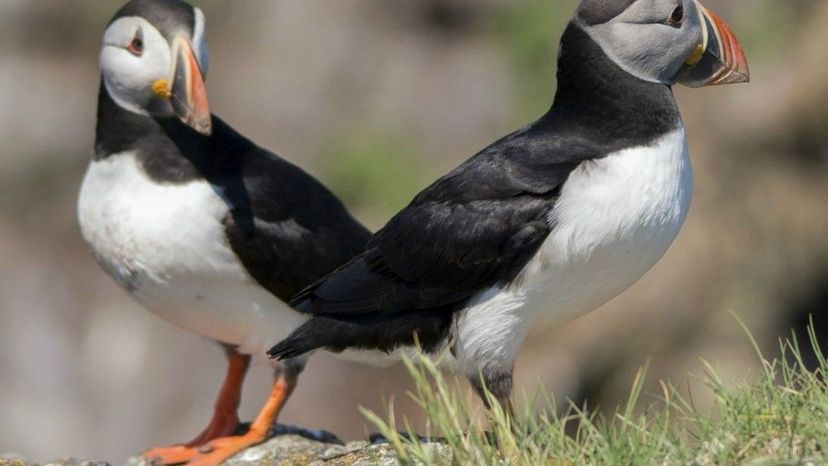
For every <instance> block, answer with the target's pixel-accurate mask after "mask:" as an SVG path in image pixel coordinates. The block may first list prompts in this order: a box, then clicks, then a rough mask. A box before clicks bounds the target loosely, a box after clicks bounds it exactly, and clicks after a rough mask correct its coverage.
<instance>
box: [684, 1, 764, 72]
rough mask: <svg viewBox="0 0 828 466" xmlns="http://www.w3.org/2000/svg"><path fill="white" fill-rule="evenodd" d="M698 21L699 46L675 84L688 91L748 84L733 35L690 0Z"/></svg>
mask: <svg viewBox="0 0 828 466" xmlns="http://www.w3.org/2000/svg"><path fill="white" fill-rule="evenodd" d="M694 1H695V3H696V8H697V9H698V11H699V17H700V19H701V26H702V35H703V43H701V44H699V47H698V48H697V49H696V50H695V51H694V53H693V54H692V55H691V56H690V57H689V58H688V59H687V61H686V62H685V64H684V67H682V70H681V72H680V73H679V78H678V80H677V82H679V83H681V84H684V85H685V86H689V87H704V86H715V85H718V84H736V83H746V82H749V81H750V70H749V69H748V64H747V59H746V58H745V52H744V51H743V50H742V46H741V45H739V41H738V40H736V35H735V34H733V31H732V30H731V29H730V26H728V25H727V23H725V22H724V21H723V20H722V19H721V18H720V17H719V16H718V15H717V14H716V13H713V12H712V11H710V10H709V9H707V8H706V7H704V5H702V4H701V3H699V2H698V1H696V0H694Z"/></svg>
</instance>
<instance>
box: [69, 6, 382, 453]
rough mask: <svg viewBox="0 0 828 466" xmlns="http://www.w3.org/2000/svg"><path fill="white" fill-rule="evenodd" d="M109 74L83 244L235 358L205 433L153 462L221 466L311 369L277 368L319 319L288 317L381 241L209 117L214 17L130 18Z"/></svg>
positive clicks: (109, 38)
mask: <svg viewBox="0 0 828 466" xmlns="http://www.w3.org/2000/svg"><path fill="white" fill-rule="evenodd" d="M100 68H101V83H100V91H99V97H98V109H97V126H96V129H95V148H94V157H93V158H92V161H91V163H90V164H89V167H88V169H87V172H86V175H85V177H84V179H83V182H82V187H81V189H80V195H79V199H78V204H77V211H78V218H79V223H80V227H81V231H82V235H83V238H84V239H85V240H86V242H87V243H88V245H89V246H90V248H91V250H92V252H93V253H94V255H95V257H96V259H97V260H98V262H99V263H100V265H101V266H102V267H103V269H104V270H105V271H106V272H107V273H108V274H109V275H111V276H112V277H114V278H115V280H117V282H118V283H119V284H120V285H121V286H122V287H123V288H125V289H126V290H127V291H128V292H129V294H130V295H131V296H132V297H133V298H135V299H136V300H137V301H138V302H139V303H140V304H141V305H142V306H143V307H145V308H146V309H148V310H150V311H152V312H153V313H155V314H156V315H158V316H160V317H161V318H163V319H165V320H167V321H169V322H171V323H172V324H174V325H176V326H178V327H181V328H183V329H186V330H189V331H191V332H194V333H196V334H198V335H201V336H203V337H206V338H207V339H209V340H211V341H214V342H216V343H218V344H219V345H221V347H222V348H223V349H224V353H225V355H226V357H227V375H226V378H225V380H224V383H223V385H222V387H221V390H220V392H219V394H218V398H217V399H216V402H215V408H214V412H213V416H212V419H211V420H210V422H209V424H208V425H207V427H206V428H205V429H204V430H203V432H201V433H200V434H199V435H197V436H196V437H195V438H194V439H193V440H191V441H189V442H187V443H185V444H180V445H173V446H170V447H162V448H153V449H150V450H148V451H146V452H144V454H143V456H144V457H145V458H148V459H151V460H153V461H154V462H156V463H157V464H173V463H184V462H189V463H188V464H191V465H215V464H219V463H221V462H222V461H223V460H224V459H226V458H228V457H230V456H232V455H233V454H234V453H236V452H238V451H239V450H241V449H242V448H245V447H247V446H249V445H253V444H256V443H259V442H261V441H263V440H264V439H265V436H266V433H267V432H268V429H269V428H270V426H271V425H272V424H273V423H274V422H275V420H276V418H277V416H278V413H279V411H280V409H281V408H282V406H283V405H284V403H285V401H286V400H287V398H288V397H289V396H290V394H291V392H292V391H293V389H294V387H295V385H296V382H297V377H298V375H299V373H300V372H301V370H302V369H303V367H304V364H305V358H303V357H299V358H295V359H292V360H285V361H283V362H279V361H269V360H268V358H267V357H266V355H265V351H266V350H267V348H268V347H269V346H270V345H271V344H272V343H273V341H274V340H278V339H280V338H284V337H286V336H287V335H288V334H289V333H290V332H291V331H292V330H294V329H295V328H297V327H298V326H299V325H300V324H301V323H303V322H304V321H305V320H306V319H307V316H305V315H303V314H300V313H297V312H295V311H294V310H292V309H291V308H290V306H289V305H288V304H287V303H288V302H289V301H290V299H291V298H292V297H293V296H294V295H295V294H297V293H298V292H299V291H301V290H302V289H303V288H305V287H307V286H309V285H311V284H313V283H314V282H316V281H318V280H319V279H320V278H322V277H323V276H325V274H327V273H330V272H331V271H333V270H335V269H336V268H337V267H339V266H341V265H343V264H345V263H346V262H347V261H348V260H349V259H351V258H352V257H354V256H356V255H357V254H359V253H360V252H361V251H362V250H363V249H364V247H365V244H366V242H367V240H368V239H369V238H370V232H369V231H368V230H366V229H365V228H364V227H363V226H362V225H361V224H360V223H359V222H358V221H357V220H355V219H354V218H353V217H352V216H351V215H350V214H349V213H348V211H347V210H346V209H345V207H344V206H343V204H342V202H340V200H339V199H337V197H336V196H335V195H334V194H332V193H331V192H330V191H329V190H328V189H327V188H325V187H324V186H323V185H322V184H320V183H319V182H318V181H317V180H316V179H314V178H313V177H312V176H310V175H309V174H307V173H305V172H304V171H302V170H301V169H300V168H298V167H297V166H295V165H293V164H291V163H290V162H288V161H286V160H284V159H282V158H280V157H278V156H277V155H275V154H273V153H271V152H268V151H267V150H265V149H262V148H261V147H259V146H257V145H256V144H254V143H253V142H252V141H250V140H249V139H247V138H245V137H244V136H243V135H241V134H239V133H238V132H237V131H235V130H234V129H233V128H232V127H230V126H229V125H228V124H227V123H225V122H224V121H222V120H221V119H219V118H218V117H216V116H215V115H212V114H211V113H210V110H209V106H208V100H207V91H206V86H205V76H206V74H207V70H208V50H207V44H206V40H205V17H204V13H203V12H202V11H201V10H200V9H198V8H194V7H193V6H191V5H189V4H188V3H185V2H184V1H181V0H132V1H130V2H128V3H126V4H125V5H124V6H123V7H122V8H121V9H120V10H118V11H117V13H116V14H115V16H114V17H113V18H112V20H111V21H110V22H109V23H108V25H107V27H106V31H105V33H104V35H103V45H102V49H101V52H100ZM251 356H256V357H261V358H262V359H263V360H265V361H269V362H270V364H272V365H273V369H274V382H273V386H272V390H271V393H270V395H269V398H268V400H267V402H266V404H265V405H264V407H263V408H262V410H261V412H260V413H259V414H258V416H257V417H256V419H255V420H254V421H253V423H252V425H251V426H250V428H249V430H248V431H247V432H246V433H244V434H243V435H236V432H237V430H239V429H240V425H239V424H240V423H239V418H238V414H237V409H238V407H239V402H240V398H241V389H242V383H243V380H244V377H245V374H246V372H247V370H248V367H249V364H250V361H251Z"/></svg>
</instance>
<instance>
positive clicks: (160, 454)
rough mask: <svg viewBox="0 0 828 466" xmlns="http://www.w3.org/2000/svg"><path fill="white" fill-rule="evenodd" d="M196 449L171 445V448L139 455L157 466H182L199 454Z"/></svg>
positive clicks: (157, 449) (148, 451)
mask: <svg viewBox="0 0 828 466" xmlns="http://www.w3.org/2000/svg"><path fill="white" fill-rule="evenodd" d="M199 453H200V452H199V450H198V447H188V446H186V445H173V446H171V447H160V448H152V449H150V450H147V451H145V452H144V453H142V454H141V456H142V457H144V459H146V460H148V461H151V462H152V464H157V465H171V464H182V463H186V462H188V461H190V460H191V459H193V458H195V457H196V456H198V454H199Z"/></svg>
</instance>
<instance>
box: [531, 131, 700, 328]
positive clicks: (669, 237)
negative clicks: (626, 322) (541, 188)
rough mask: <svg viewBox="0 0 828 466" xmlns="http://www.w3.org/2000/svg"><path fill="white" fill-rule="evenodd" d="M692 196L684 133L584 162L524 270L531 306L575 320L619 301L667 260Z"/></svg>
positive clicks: (554, 316)
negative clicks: (541, 243)
mask: <svg viewBox="0 0 828 466" xmlns="http://www.w3.org/2000/svg"><path fill="white" fill-rule="evenodd" d="M692 195H693V172H692V169H691V166H690V159H689V155H688V152H687V142H686V140H685V136H684V128H679V129H678V130H676V131H674V132H672V133H670V134H668V135H666V136H664V137H663V138H662V139H660V140H659V141H657V142H656V143H655V144H653V145H652V146H649V147H644V148H634V149H627V150H623V151H621V152H618V153H616V154H612V155H610V156H608V157H605V158H602V159H600V160H597V161H594V162H587V163H584V164H582V165H581V166H579V167H578V168H577V169H576V170H575V171H574V172H573V173H572V174H571V175H570V177H569V179H568V180H567V182H566V184H565V185H564V188H563V190H562V192H561V197H560V199H559V200H558V202H557V203H556V205H555V209H554V210H553V212H552V214H551V216H550V219H549V221H550V223H551V224H552V225H553V228H554V229H553V231H552V233H551V234H550V235H549V237H548V238H547V239H546V241H545V242H544V244H543V245H542V246H541V249H540V251H539V253H538V254H537V255H536V257H535V258H534V259H533V260H532V261H531V262H530V263H529V264H528V265H527V267H526V269H525V270H524V271H523V274H522V277H521V281H520V283H519V288H520V289H521V291H523V292H525V293H526V294H527V305H528V306H529V307H530V308H531V309H532V310H533V311H535V312H538V313H540V314H541V315H544V316H548V317H550V318H552V319H569V318H573V317H577V316H578V315H580V314H582V313H584V312H588V311H591V310H593V309H595V308H596V307H598V306H600V305H602V304H604V303H606V302H607V301H609V300H610V299H612V298H614V297H615V296H616V295H618V294H619V293H621V292H622V291H624V290H626V289H627V288H629V287H630V286H631V285H632V284H633V283H635V282H636V281H638V280H639V279H640V278H641V277H642V276H643V275H644V274H645V273H646V272H647V271H648V270H650V268H652V266H653V265H655V263H656V262H657V261H658V260H659V259H660V258H661V257H662V256H663V255H664V253H665V252H666V251H667V248H668V247H669V246H670V244H672V242H673V240H674V239H675V238H676V236H677V235H678V233H679V230H680V229H681V226H682V224H683V223H684V219H685V218H686V217H687V212H688V209H689V207H690V199H691V197H692Z"/></svg>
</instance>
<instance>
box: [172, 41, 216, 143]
mask: <svg viewBox="0 0 828 466" xmlns="http://www.w3.org/2000/svg"><path fill="white" fill-rule="evenodd" d="M173 59H174V60H175V65H174V66H175V68H174V72H173V79H172V89H171V96H170V103H171V104H172V107H173V110H174V111H175V114H176V115H177V116H178V118H179V119H180V120H181V121H182V122H184V124H186V125H187V126H189V127H191V128H193V129H194V130H196V131H198V132H199V133H201V134H204V135H208V136H209V135H210V133H211V132H212V127H213V125H212V121H211V117H210V107H209V105H208V104H207V87H206V86H205V85H204V76H203V75H202V73H201V68H200V67H199V66H198V61H197V60H196V58H195V54H194V53H193V48H192V47H191V46H190V43H189V42H188V41H187V40H185V39H183V38H180V37H179V38H178V39H176V40H175V41H174V42H173Z"/></svg>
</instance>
